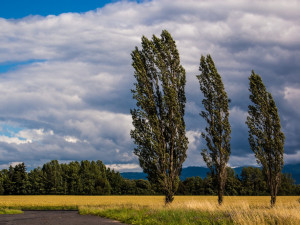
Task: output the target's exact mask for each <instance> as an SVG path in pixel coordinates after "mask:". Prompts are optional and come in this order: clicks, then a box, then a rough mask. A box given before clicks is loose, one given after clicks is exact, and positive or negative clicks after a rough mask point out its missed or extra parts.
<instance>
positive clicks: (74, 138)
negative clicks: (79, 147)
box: [64, 136, 80, 143]
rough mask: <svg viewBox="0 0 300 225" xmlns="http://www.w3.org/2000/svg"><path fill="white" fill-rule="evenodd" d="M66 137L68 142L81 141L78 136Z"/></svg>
mask: <svg viewBox="0 0 300 225" xmlns="http://www.w3.org/2000/svg"><path fill="white" fill-rule="evenodd" d="M64 139H65V141H66V142H70V143H77V142H78V141H80V140H79V139H77V138H76V137H71V136H65V137H64Z"/></svg>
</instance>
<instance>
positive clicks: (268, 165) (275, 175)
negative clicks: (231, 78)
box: [246, 71, 285, 207]
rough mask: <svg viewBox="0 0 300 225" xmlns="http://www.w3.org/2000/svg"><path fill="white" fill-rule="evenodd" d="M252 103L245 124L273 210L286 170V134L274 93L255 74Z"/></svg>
mask: <svg viewBox="0 0 300 225" xmlns="http://www.w3.org/2000/svg"><path fill="white" fill-rule="evenodd" d="M249 80H250V88H249V91H250V92H251V94H250V100H251V101H252V103H253V104H252V105H249V107H248V108H249V110H248V114H249V116H248V117H247V121H246V124H247V125H248V128H249V144H250V147H251V149H252V151H253V152H254V154H255V157H256V159H257V163H258V164H259V165H261V166H262V168H263V173H264V174H265V176H266V178H267V184H268V187H269V190H270V194H271V206H272V207H273V206H274V205H275V203H276V196H277V192H278V187H279V184H280V178H281V170H282V168H283V164H284V161H283V145H284V140H285V137H284V134H283V132H282V131H281V125H280V118H279V115H278V112H277V107H276V105H275V101H274V100H273V97H272V95H271V93H269V92H267V90H266V87H265V85H264V84H263V81H262V79H261V77H260V76H259V75H258V74H255V72H254V71H252V74H251V76H250V77H249Z"/></svg>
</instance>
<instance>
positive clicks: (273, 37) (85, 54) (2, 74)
mask: <svg viewBox="0 0 300 225" xmlns="http://www.w3.org/2000/svg"><path fill="white" fill-rule="evenodd" d="M25 2H26V3H25ZM1 4H2V5H1V7H0V27H1V31H0V168H7V167H8V166H9V165H16V164H18V163H19V162H25V164H26V165H27V168H34V167H37V166H42V165H43V164H44V163H46V162H48V161H50V160H53V159H57V160H59V161H60V162H62V163H64V162H70V161H74V160H77V161H81V160H102V161H103V163H104V164H106V165H107V166H109V167H111V168H114V169H116V170H119V171H121V172H122V171H141V168H140V167H139V165H138V159H137V157H136V156H135V155H134V154H133V149H134V144H133V140H132V139H131V138H130V130H131V129H132V128H133V126H132V119H131V115H130V109H132V108H134V107H135V102H134V100H133V99H132V94H131V92H130V90H131V89H132V88H133V87H134V86H133V83H134V82H135V80H134V76H133V73H134V71H133V68H132V66H131V63H132V62H131V56H130V53H131V51H132V50H134V48H135V46H138V47H140V43H141V37H142V35H145V36H146V37H148V38H151V37H152V35H153V34H154V35H156V36H159V35H160V34H161V31H162V30H164V29H166V30H168V31H169V32H170V33H171V35H172V36H173V38H174V40H175V41H176V45H177V48H178V51H179V53H180V58H181V64H182V65H183V67H184V68H185V70H186V76H187V84H186V97H187V104H186V115H185V121H186V129H187V136H188V139H189V149H188V152H187V155H188V157H187V159H186V161H185V163H184V167H187V166H205V163H204V162H203V159H202V156H201V155H200V152H201V149H202V148H204V147H205V142H204V141H203V140H202V139H201V132H202V131H204V128H205V125H206V124H205V122H204V121H203V119H202V118H201V117H200V116H199V112H200V111H201V110H202V109H203V106H202V105H201V101H202V94H201V92H200V88H199V83H198V80H197V79H196V75H197V74H199V73H200V72H199V70H198V69H199V62H200V57H201V55H207V54H210V55H211V56H212V58H213V60H214V62H215V64H216V67H217V69H218V72H219V73H220V75H221V76H222V79H223V82H224V86H225V90H226V91H227V94H228V96H229V98H230V99H231V103H230V122H231V126H232V133H231V156H230V160H229V165H230V166H232V167H237V166H255V165H257V164H256V160H255V157H254V155H253V153H252V151H251V149H250V147H249V144H248V128H247V126H246V124H245V120H246V117H247V110H248V105H249V104H250V100H249V91H248V82H249V81H248V77H249V76H250V74H251V70H254V71H255V72H256V73H258V74H260V75H261V77H262V79H263V82H264V84H265V85H266V87H267V90H268V91H269V92H271V93H272V95H273V98H274V99H275V102H276V105H277V107H278V111H279V115H280V118H281V125H282V130H283V132H284V133H285V136H286V142H285V155H284V159H285V163H286V164H295V163H300V138H299V134H300V101H299V99H300V74H299V73H300V72H299V71H300V63H299V62H300V22H299V21H300V14H299V12H300V1H298V0H291V1H285V0H266V1H259V0H242V1H241V0H225V1H224V0H215V1H208V0H185V1H182V0H172V1H171V0H152V1H117V0H115V1H96V0H84V1H81V0H72V1H71V0H60V1H58V0H51V1H50V0H43V1H37V0H27V1H23V0H10V1H4V2H1Z"/></svg>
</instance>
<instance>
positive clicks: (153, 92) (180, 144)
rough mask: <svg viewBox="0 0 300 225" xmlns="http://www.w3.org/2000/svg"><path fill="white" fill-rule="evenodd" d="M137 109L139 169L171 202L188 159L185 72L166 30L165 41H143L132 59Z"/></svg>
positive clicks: (134, 112) (133, 133) (134, 134)
mask: <svg viewBox="0 0 300 225" xmlns="http://www.w3.org/2000/svg"><path fill="white" fill-rule="evenodd" d="M131 56H132V61H133V62H132V66H133V68H134V70H135V71H134V76H135V78H136V83H135V84H134V85H135V89H134V90H132V93H133V98H134V99H135V100H136V106H137V107H136V108H135V109H133V110H131V111H130V112H131V115H132V119H133V126H134V129H133V130H132V131H131V137H132V138H133V139H134V143H135V144H136V148H135V150H134V153H135V154H136V155H137V156H138V158H139V162H140V165H141V167H142V168H143V170H144V172H145V173H147V174H148V179H149V181H150V182H151V183H152V184H158V185H159V186H160V187H162V191H163V192H164V193H165V196H166V199H165V202H166V204H167V203H171V202H172V201H173V198H174V197H173V196H174V194H175V192H176V190H177V188H178V184H179V175H180V173H181V169H182V164H183V162H184V160H185V158H186V151H187V145H188V140H187V137H186V134H185V122H184V109H185V102H186V98H185V83H186V79H185V70H184V68H183V67H182V66H181V65H180V58H179V53H178V50H177V48H176V45H175V41H174V40H173V38H172V37H171V35H170V34H169V33H168V31H166V30H164V31H162V34H161V38H158V37H156V36H154V35H153V38H152V40H148V39H147V38H146V37H144V36H143V37H142V49H141V50H139V49H138V48H137V47H136V48H135V50H134V51H133V52H132V54H131Z"/></svg>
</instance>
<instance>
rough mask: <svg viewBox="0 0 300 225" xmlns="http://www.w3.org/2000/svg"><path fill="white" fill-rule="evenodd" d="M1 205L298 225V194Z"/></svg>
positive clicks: (140, 219) (142, 219)
mask: <svg viewBox="0 0 300 225" xmlns="http://www.w3.org/2000/svg"><path fill="white" fill-rule="evenodd" d="M1 207H2V208H19V209H79V210H80V212H81V213H82V214H95V215H100V216H106V217H110V218H114V219H119V220H121V221H123V222H127V223H132V224H134V223H135V224H151V223H157V224H176V223H180V224H181V223H185V224H201V223H202V222H203V218H204V217H207V218H208V222H209V223H210V222H212V223H215V224H300V197H299V196H284V197H283V196H282V197H281V196H279V197H278V199H277V203H276V206H275V207H274V208H271V207H270V197H268V196H231V197H229V196H226V197H225V198H224V204H223V205H222V206H219V205H218V204H217V197H216V196H176V197H175V200H174V202H173V203H172V204H171V205H170V206H168V207H165V206H164V197H163V196H0V208H1ZM128 209H130V211H128ZM130 213H131V214H130ZM156 217H157V218H158V219H157V221H155V218H156ZM173 217H174V218H173ZM211 218H213V219H214V221H215V222H213V221H211V220H210V219H211ZM164 219H165V220H164ZM173 220H174V221H173ZM147 221H148V222H147ZM172 221H173V222H174V223H173V222H172ZM201 221H202V222H201ZM200 222H201V223H200ZM206 222H207V221H206Z"/></svg>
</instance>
